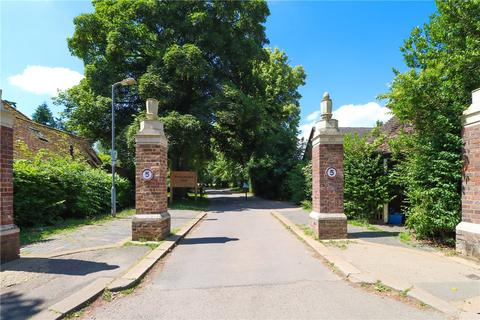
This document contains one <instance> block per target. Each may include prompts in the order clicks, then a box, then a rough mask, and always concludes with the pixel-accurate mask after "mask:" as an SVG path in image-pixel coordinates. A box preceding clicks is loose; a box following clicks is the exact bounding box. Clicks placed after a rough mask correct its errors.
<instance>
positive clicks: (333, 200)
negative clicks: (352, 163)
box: [310, 92, 347, 239]
mask: <svg viewBox="0 0 480 320" xmlns="http://www.w3.org/2000/svg"><path fill="white" fill-rule="evenodd" d="M320 106H321V107H320V109H321V112H322V118H321V120H320V121H319V122H317V124H316V126H315V134H314V136H313V139H312V209H313V211H312V212H311V213H310V223H311V227H312V229H313V231H314V233H315V235H316V236H317V237H318V238H320V239H341V238H346V237H347V217H346V215H345V213H344V210H343V135H342V134H341V133H340V130H339V129H338V121H337V120H335V119H332V100H331V99H330V95H329V94H328V92H325V93H324V95H323V99H322V102H321V104H320Z"/></svg>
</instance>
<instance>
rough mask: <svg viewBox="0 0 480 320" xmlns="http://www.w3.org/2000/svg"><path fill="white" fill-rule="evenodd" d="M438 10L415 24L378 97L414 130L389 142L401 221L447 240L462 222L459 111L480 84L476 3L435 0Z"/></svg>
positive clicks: (479, 29)
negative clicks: (402, 195)
mask: <svg viewBox="0 0 480 320" xmlns="http://www.w3.org/2000/svg"><path fill="white" fill-rule="evenodd" d="M437 7H438V13H436V14H434V15H432V16H431V18H430V21H429V23H427V24H425V25H424V26H423V27H422V28H414V29H413V31H412V33H411V35H410V37H409V38H408V39H407V40H406V41H405V44H404V46H403V47H402V49H401V51H402V52H403V55H404V59H405V62H406V63H407V66H408V67H409V68H410V69H409V70H408V71H406V72H404V73H399V72H398V71H396V72H395V75H396V76H395V79H394V81H393V83H392V86H391V90H390V92H389V93H387V94H385V95H384V96H383V97H384V98H387V99H388V106H389V107H390V108H391V109H392V111H393V113H394V114H395V115H396V116H397V117H398V118H399V119H400V120H401V121H403V122H405V123H409V124H411V125H413V127H414V133H413V134H411V135H409V136H402V137H400V139H398V141H396V142H395V143H394V145H395V147H396V148H394V150H396V154H395V156H396V158H397V159H398V160H399V161H400V164H399V165H398V166H397V170H399V172H400V174H398V177H400V181H401V183H402V184H403V185H404V187H405V190H406V196H407V201H408V207H407V224H408V226H410V227H411V228H413V229H414V230H415V231H416V232H417V234H418V235H419V236H420V237H438V236H440V237H442V238H444V237H446V236H448V235H449V234H451V233H453V231H454V229H455V226H456V225H457V224H458V222H459V221H460V194H461V192H460V191H461V168H462V157H461V148H462V141H461V128H462V126H461V115H462V112H463V110H464V109H465V108H466V107H467V106H468V105H469V102H470V101H469V100H470V93H471V91H472V90H473V89H475V88H478V87H479V86H480V73H479V72H478V70H480V24H479V21H480V2H478V1H461V0H441V1H440V0H439V1H437Z"/></svg>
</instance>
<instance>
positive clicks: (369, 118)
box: [333, 102, 392, 127]
mask: <svg viewBox="0 0 480 320" xmlns="http://www.w3.org/2000/svg"><path fill="white" fill-rule="evenodd" d="M389 112H390V110H388V109H387V108H386V107H382V106H381V105H379V104H378V103H376V102H368V103H366V104H346V105H343V106H341V107H340V108H338V109H337V110H335V111H333V118H335V119H337V120H338V125H339V126H340V127H374V126H375V124H376V122H377V120H380V121H382V122H386V121H388V119H390V118H391V117H392V116H391V115H390V114H389Z"/></svg>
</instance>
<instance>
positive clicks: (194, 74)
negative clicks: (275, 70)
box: [57, 0, 269, 169]
mask: <svg viewBox="0 0 480 320" xmlns="http://www.w3.org/2000/svg"><path fill="white" fill-rule="evenodd" d="M93 5H94V8H95V11H94V12H93V13H88V14H82V15H80V16H78V17H76V18H75V20H74V24H75V32H74V34H73V36H72V37H71V38H70V39H69V40H68V46H69V48H70V51H71V52H72V54H73V55H75V56H77V57H79V58H81V59H82V60H83V61H84V63H85V79H84V80H82V81H81V83H80V84H79V85H78V86H76V87H73V88H72V89H70V90H68V91H67V92H65V93H63V94H61V95H60V96H59V97H58V98H57V103H59V104H62V105H64V106H65V115H66V116H67V118H68V119H69V120H68V123H67V126H68V127H69V128H70V129H71V130H73V131H75V132H77V133H78V134H80V135H82V136H84V137H87V138H90V139H92V140H99V141H100V142H101V143H102V144H104V145H107V144H108V143H109V140H110V132H111V128H110V112H109V109H110V103H111V101H110V98H109V97H110V85H111V84H112V83H115V82H117V81H119V80H121V79H123V78H125V77H134V78H136V79H137V80H138V86H137V87H131V88H120V89H119V94H118V100H117V101H116V106H117V111H116V112H117V128H118V132H119V135H118V140H117V142H118V143H117V145H118V148H119V157H120V158H122V157H123V159H121V160H123V163H127V162H129V163H132V161H133V156H132V153H133V152H132V150H131V149H130V150H127V149H128V145H127V144H126V142H125V141H126V139H125V134H126V133H127V131H128V127H129V126H130V125H131V124H132V122H133V121H134V119H135V117H136V116H137V115H138V114H139V112H140V111H142V110H144V108H145V107H144V101H145V99H146V98H156V99H158V100H159V101H160V105H159V107H160V110H161V111H160V113H161V114H160V115H161V116H162V117H168V118H169V119H170V120H171V121H170V122H171V125H170V126H166V132H167V134H168V135H169V136H170V137H177V136H179V135H180V134H181V132H180V131H178V130H182V129H183V127H182V125H181V122H182V121H183V122H184V121H187V122H189V123H194V122H195V126H200V127H201V128H202V130H200V131H197V135H196V137H197V138H198V139H196V140H195V141H196V142H197V143H198V142H202V143H201V144H200V146H202V147H203V148H199V149H197V150H196V152H197V153H196V154H195V155H194V157H192V154H187V152H189V151H188V150H189V147H186V146H185V147H184V146H183V144H184V143H185V144H191V142H190V141H186V140H183V141H178V142H177V146H178V147H176V148H175V153H173V152H170V153H169V156H170V159H171V163H172V165H173V167H174V168H177V166H179V167H181V168H184V169H186V168H189V167H192V166H195V165H196V163H197V162H198V161H200V160H201V159H205V158H208V155H209V150H208V148H205V145H207V146H208V141H209V138H210V137H211V135H212V131H213V126H214V125H215V122H216V119H215V118H214V115H215V108H222V107H223V105H222V103H220V102H219V97H220V96H222V95H223V91H224V90H223V88H225V86H230V87H234V88H237V89H238V90H240V91H242V94H243V93H244V90H245V88H247V87H248V86H249V82H250V80H251V79H252V65H253V63H254V61H256V60H258V59H260V60H261V59H265V52H264V50H263V48H262V47H263V45H265V44H266V43H267V39H266V37H265V27H264V26H263V23H264V22H265V20H266V17H267V15H268V14H269V11H268V7H267V5H266V3H265V2H263V1H251V2H223V1H221V2H220V1H212V2H207V1H201V2H200V1H165V2H160V1H149V0H143V1H125V0H123V1H94V2H93ZM175 112H176V113H175ZM172 115H181V116H185V117H186V118H183V120H181V119H180V118H179V117H173V116H172ZM192 117H193V118H194V119H195V120H194V121H193V118H192ZM176 120H179V121H180V122H178V123H177V125H174V123H173V122H175V121H176ZM192 121H193V122H192ZM172 130H173V131H172ZM205 141H207V144H205ZM198 153H201V154H198ZM196 155H198V157H196ZM190 160H191V161H190Z"/></svg>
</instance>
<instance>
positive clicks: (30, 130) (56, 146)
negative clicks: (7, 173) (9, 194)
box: [1, 100, 102, 167]
mask: <svg viewBox="0 0 480 320" xmlns="http://www.w3.org/2000/svg"><path fill="white" fill-rule="evenodd" d="M1 102H2V104H3V105H4V107H5V108H6V109H7V110H9V111H11V112H12V113H13V115H14V118H15V120H14V124H13V140H14V147H13V157H14V159H28V158H30V157H31V156H32V154H36V153H38V152H39V151H40V150H46V151H48V152H51V153H53V154H56V155H60V156H64V157H70V158H72V159H75V160H82V159H83V160H85V161H86V162H87V163H89V164H90V165H91V166H93V167H99V166H100V165H101V164H102V161H101V160H100V158H99V157H98V155H97V153H96V152H95V150H93V148H92V146H91V144H90V142H89V141H87V140H85V139H83V138H80V137H78V136H76V135H74V134H72V133H69V132H66V131H62V130H59V129H56V128H52V127H49V126H46V125H43V124H40V123H37V122H35V121H33V120H31V119H30V118H29V117H27V116H26V115H24V114H23V113H21V112H20V111H18V109H17V108H16V107H15V103H13V102H10V101H6V100H2V101H1ZM22 144H24V145H26V146H27V147H28V149H27V150H25V148H22Z"/></svg>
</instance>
